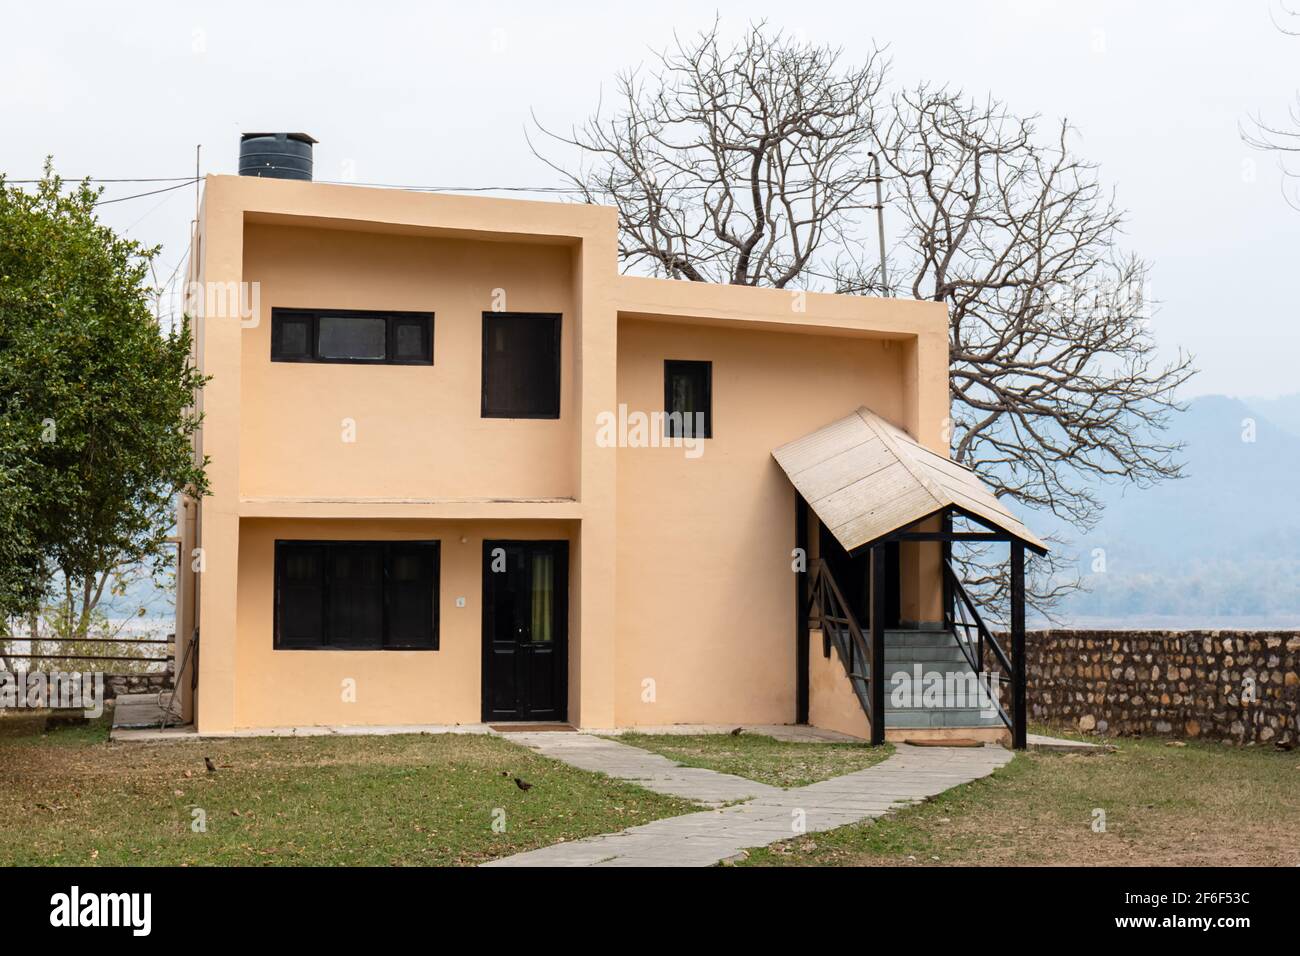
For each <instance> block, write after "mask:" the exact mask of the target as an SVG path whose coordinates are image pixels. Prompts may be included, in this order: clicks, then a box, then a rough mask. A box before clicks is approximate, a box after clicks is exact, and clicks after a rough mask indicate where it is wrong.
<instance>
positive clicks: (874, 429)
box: [772, 407, 1047, 554]
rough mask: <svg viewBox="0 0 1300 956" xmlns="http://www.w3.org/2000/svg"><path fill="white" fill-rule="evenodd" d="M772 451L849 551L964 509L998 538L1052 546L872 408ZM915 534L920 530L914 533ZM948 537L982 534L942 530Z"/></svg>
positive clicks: (965, 473) (968, 475)
mask: <svg viewBox="0 0 1300 956" xmlns="http://www.w3.org/2000/svg"><path fill="white" fill-rule="evenodd" d="M772 457H774V458H775V459H776V460H777V463H778V464H779V465H780V466H781V467H782V468H783V469H784V470H785V473H786V474H787V475H788V476H789V478H790V481H791V482H792V483H793V484H794V486H795V488H796V489H797V490H798V492H799V494H800V495H802V496H803V499H804V500H805V501H807V502H808V505H809V506H810V507H811V508H812V510H813V513H814V514H816V515H817V517H818V519H820V521H821V523H822V524H823V525H825V527H826V528H827V529H828V530H829V531H830V532H831V534H832V535H834V537H835V539H836V540H837V541H839V543H840V544H841V545H842V546H843V547H844V550H845V551H848V552H850V553H852V552H854V551H856V550H858V549H859V548H863V547H866V546H868V545H870V544H873V543H875V542H878V541H881V540H883V539H885V538H890V537H897V536H898V533H899V532H900V531H902V530H903V529H905V528H908V527H910V526H912V525H914V524H916V523H917V522H919V521H922V520H924V519H926V518H930V517H935V516H940V515H947V514H952V513H953V512H959V513H961V514H963V515H965V516H966V517H968V518H971V519H973V520H974V521H976V522H977V523H979V524H981V525H983V526H985V527H986V528H989V529H990V530H991V531H992V532H994V533H995V534H996V535H997V537H999V538H1000V539H1001V540H1008V539H1010V540H1012V541H1016V542H1020V543H1022V544H1024V545H1025V546H1026V547H1028V548H1030V549H1031V550H1033V551H1035V552H1037V553H1039V554H1046V553H1047V546H1046V545H1045V544H1044V543H1043V542H1042V541H1041V540H1039V539H1038V537H1037V536H1035V535H1034V533H1033V532H1032V531H1030V530H1029V529H1028V528H1026V527H1025V526H1024V524H1023V523H1021V521H1020V520H1019V519H1018V518H1016V516H1015V515H1013V514H1012V513H1011V512H1010V511H1008V510H1007V509H1006V508H1005V507H1004V506H1003V505H1002V504H1001V502H999V501H998V499H997V498H996V497H994V496H993V494H992V493H991V492H990V491H989V490H988V489H987V488H986V487H985V486H984V483H983V482H981V481H980V479H979V477H978V476H977V475H976V474H975V473H974V472H973V471H971V470H970V469H969V468H965V467H963V466H962V465H959V464H957V463H956V462H954V461H950V460H949V459H947V458H945V457H943V456H942V455H936V454H935V453H934V452H932V451H930V449H928V448H925V447H923V446H922V445H920V444H918V443H917V442H916V441H915V440H913V439H912V437H911V436H910V435H908V434H907V433H906V432H905V431H903V430H902V429H900V428H896V427H894V426H893V425H891V424H889V422H887V421H885V420H884V419H883V418H881V417H880V416H879V415H877V414H876V413H875V412H873V411H871V410H870V409H869V408H866V407H862V408H859V409H858V410H857V411H856V412H854V413H853V414H851V415H848V416H846V417H845V418H841V419H840V420H839V421H836V422H831V424H829V425H826V426H825V427H823V428H819V429H817V431H815V432H812V433H810V434H808V435H805V436H803V437H802V438H797V439H795V440H794V441H792V442H789V443H787V444H785V445H782V446H781V447H780V448H777V449H776V450H775V451H773V452H772ZM909 537H913V538H916V539H920V538H922V535H919V534H918V535H912V536H909ZM943 537H944V538H946V539H947V540H956V539H959V538H962V537H967V538H976V537H978V535H961V536H958V535H953V534H951V533H948V534H945V535H943Z"/></svg>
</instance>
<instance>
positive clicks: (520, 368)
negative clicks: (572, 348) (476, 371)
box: [482, 312, 561, 418]
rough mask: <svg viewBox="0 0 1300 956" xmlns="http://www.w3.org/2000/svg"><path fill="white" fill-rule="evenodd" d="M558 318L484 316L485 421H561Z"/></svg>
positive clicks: (511, 314) (514, 314) (516, 314)
mask: <svg viewBox="0 0 1300 956" xmlns="http://www.w3.org/2000/svg"><path fill="white" fill-rule="evenodd" d="M560 324H561V323H560V316H559V315H555V314H533V313H522V312H484V313H483V406H482V417H484V418H559V417H560Z"/></svg>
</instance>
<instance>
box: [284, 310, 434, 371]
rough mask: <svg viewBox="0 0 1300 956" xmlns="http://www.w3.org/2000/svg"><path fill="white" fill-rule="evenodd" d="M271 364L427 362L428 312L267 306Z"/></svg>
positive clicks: (429, 359)
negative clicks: (272, 307) (269, 324)
mask: <svg viewBox="0 0 1300 956" xmlns="http://www.w3.org/2000/svg"><path fill="white" fill-rule="evenodd" d="M271 361H272V362H339V363H350V364H355V365H432V364H433V313H432V312H362V311H358V310H356V309H272V310H271Z"/></svg>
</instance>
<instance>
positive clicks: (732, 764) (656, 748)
mask: <svg viewBox="0 0 1300 956" xmlns="http://www.w3.org/2000/svg"><path fill="white" fill-rule="evenodd" d="M610 739H611V740H617V741H618V742H619V743H624V744H628V745H630V746H633V747H640V748H641V749H642V750H650V751H653V752H654V753H657V754H663V755H664V756H665V757H668V758H669V759H671V760H675V761H677V762H678V763H679V764H682V765H684V766H687V767H704V768H706V769H708V770H717V771H719V772H721V773H732V774H735V775H736V776H738V777H744V778H746V779H747V780H755V781H757V782H759V783H767V784H771V785H772V786H774V787H803V786H807V785H808V784H810V783H816V782H817V781H819V780H828V779H830V778H831V777H839V776H843V775H844V774H846V773H852V772H853V771H855V770H861V769H863V768H864V767H870V766H871V765H872V764H874V763H879V762H880V761H882V760H884V759H885V758H886V757H888V756H889V755H890V754H891V753H893V752H894V748H893V747H891V746H889V745H888V744H886V745H885V746H883V747H872V746H870V745H869V744H860V743H815V744H812V743H789V742H785V741H780V740H776V739H775V738H773V737H767V736H764V735H762V734H749V733H743V734H740V735H739V736H737V737H733V736H731V735H730V734H620V735H618V736H617V737H612V738H610Z"/></svg>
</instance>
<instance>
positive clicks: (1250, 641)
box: [1026, 630, 1300, 745]
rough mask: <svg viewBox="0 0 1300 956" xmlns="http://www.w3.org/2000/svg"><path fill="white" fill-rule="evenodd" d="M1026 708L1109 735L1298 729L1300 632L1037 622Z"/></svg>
mask: <svg viewBox="0 0 1300 956" xmlns="http://www.w3.org/2000/svg"><path fill="white" fill-rule="evenodd" d="M1026 649H1027V654H1026V672H1027V685H1028V686H1027V690H1028V697H1029V709H1030V717H1031V719H1033V720H1039V721H1043V722H1045V723H1056V724H1063V723H1068V724H1072V725H1073V726H1075V727H1076V728H1078V729H1079V730H1081V731H1084V732H1090V733H1096V734H1102V735H1108V736H1138V735H1168V736H1175V737H1187V738H1200V739H1206V740H1217V741H1224V742H1228V743H1237V744H1274V743H1276V744H1282V745H1286V744H1294V743H1295V742H1296V741H1297V738H1298V737H1300V726H1298V725H1297V720H1298V718H1297V710H1298V709H1300V708H1298V707H1297V704H1298V702H1300V632H1296V631H1065V630H1045V631H1031V632H1029V633H1028V634H1027V635H1026Z"/></svg>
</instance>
